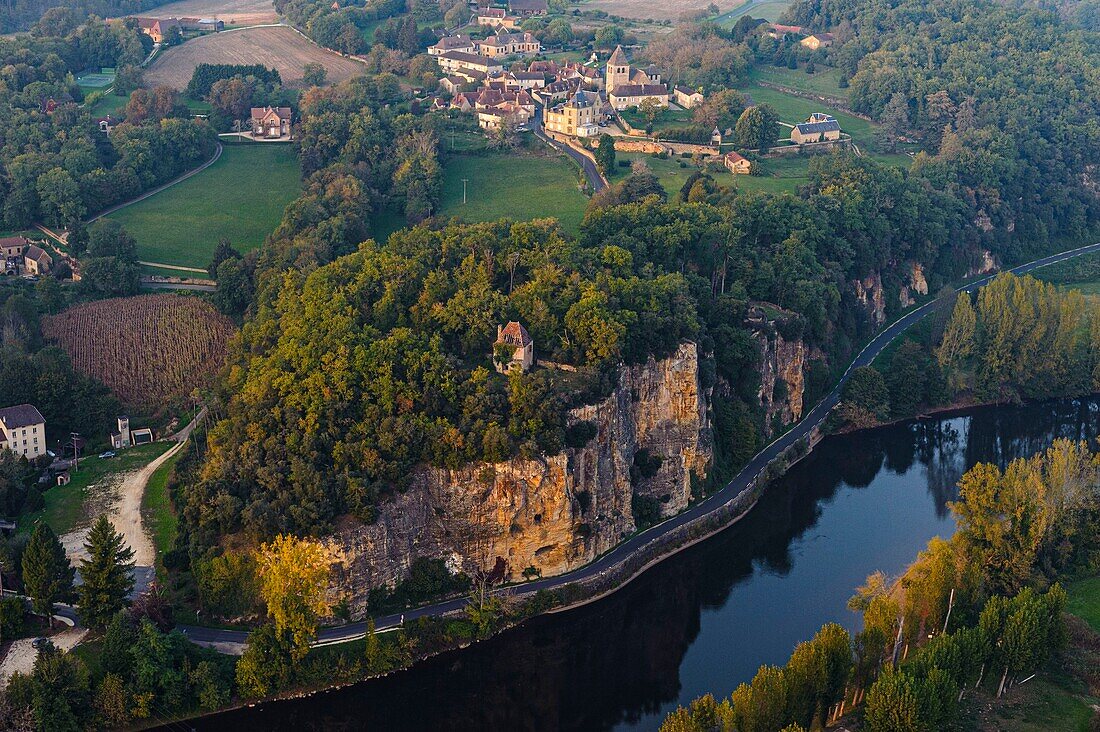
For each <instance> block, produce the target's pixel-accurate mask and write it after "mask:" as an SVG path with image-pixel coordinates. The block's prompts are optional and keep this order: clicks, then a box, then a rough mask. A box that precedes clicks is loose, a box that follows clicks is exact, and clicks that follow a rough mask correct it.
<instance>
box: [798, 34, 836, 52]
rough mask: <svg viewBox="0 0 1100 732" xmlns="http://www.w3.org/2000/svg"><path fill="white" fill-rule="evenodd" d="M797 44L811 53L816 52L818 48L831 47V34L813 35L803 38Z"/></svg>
mask: <svg viewBox="0 0 1100 732" xmlns="http://www.w3.org/2000/svg"><path fill="white" fill-rule="evenodd" d="M799 43H801V44H802V45H803V46H805V47H806V48H808V49H810V50H811V51H816V50H817V49H819V48H826V47H828V46H831V45H833V34H832V33H813V34H811V35H808V36H806V37H805V38H803V39H802V40H801V41H799Z"/></svg>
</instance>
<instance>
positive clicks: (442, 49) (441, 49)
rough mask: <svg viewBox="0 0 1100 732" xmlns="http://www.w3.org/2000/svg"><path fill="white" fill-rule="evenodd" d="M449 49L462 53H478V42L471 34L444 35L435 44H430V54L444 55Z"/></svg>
mask: <svg viewBox="0 0 1100 732" xmlns="http://www.w3.org/2000/svg"><path fill="white" fill-rule="evenodd" d="M448 51H459V52H460V53H477V44H476V43H475V42H474V40H473V39H472V38H470V37H469V36H463V35H457V36H443V37H442V38H440V39H439V40H438V41H436V43H435V45H434V46H428V55H429V56H442V55H443V54H445V53H447V52H448Z"/></svg>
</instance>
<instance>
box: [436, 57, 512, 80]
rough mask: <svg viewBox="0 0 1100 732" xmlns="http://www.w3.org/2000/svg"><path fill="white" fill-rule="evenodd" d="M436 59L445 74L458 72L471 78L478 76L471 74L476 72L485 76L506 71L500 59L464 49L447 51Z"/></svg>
mask: <svg viewBox="0 0 1100 732" xmlns="http://www.w3.org/2000/svg"><path fill="white" fill-rule="evenodd" d="M435 60H436V61H438V62H439V68H440V69H441V70H442V71H443V73H444V74H458V75H460V76H465V77H468V78H470V79H474V78H477V77H476V76H472V75H471V74H474V73H476V74H481V75H482V76H483V77H484V76H493V75H495V74H500V73H502V72H503V71H504V67H503V66H501V64H500V61H496V60H494V59H491V58H488V57H486V56H479V55H478V54H475V53H465V52H463V51H447V52H446V53H441V54H439V55H438V56H436V57H435Z"/></svg>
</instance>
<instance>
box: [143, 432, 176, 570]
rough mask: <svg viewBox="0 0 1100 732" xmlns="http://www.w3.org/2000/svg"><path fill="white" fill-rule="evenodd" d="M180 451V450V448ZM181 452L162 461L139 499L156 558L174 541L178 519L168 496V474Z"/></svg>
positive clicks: (168, 548) (169, 547)
mask: <svg viewBox="0 0 1100 732" xmlns="http://www.w3.org/2000/svg"><path fill="white" fill-rule="evenodd" d="M181 449H182V448H181ZM181 455H182V452H180V453H176V454H175V455H173V456H172V457H170V458H168V459H167V460H165V461H164V464H163V465H161V466H160V467H159V468H157V470H156V472H155V473H153V475H152V476H151V477H150V478H149V482H148V483H147V484H146V486H145V495H144V496H142V499H141V515H142V519H143V520H144V521H145V526H146V528H148V530H149V533H151V534H152V535H153V546H155V547H156V549H157V556H158V557H163V556H164V554H165V552H167V551H169V550H170V549H171V548H172V545H173V543H174V542H175V540H176V530H177V527H178V526H179V517H178V516H177V515H176V512H175V509H173V508H172V502H171V500H170V499H169V496H168V474H169V473H171V472H172V468H173V467H175V465H176V463H177V462H179V459H180V456H181Z"/></svg>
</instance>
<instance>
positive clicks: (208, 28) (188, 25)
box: [179, 18, 225, 33]
mask: <svg viewBox="0 0 1100 732" xmlns="http://www.w3.org/2000/svg"><path fill="white" fill-rule="evenodd" d="M179 24H180V28H182V29H183V30H185V31H198V32H200V33H217V32H218V31H222V30H225V21H222V20H217V19H216V18H180V19H179Z"/></svg>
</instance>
